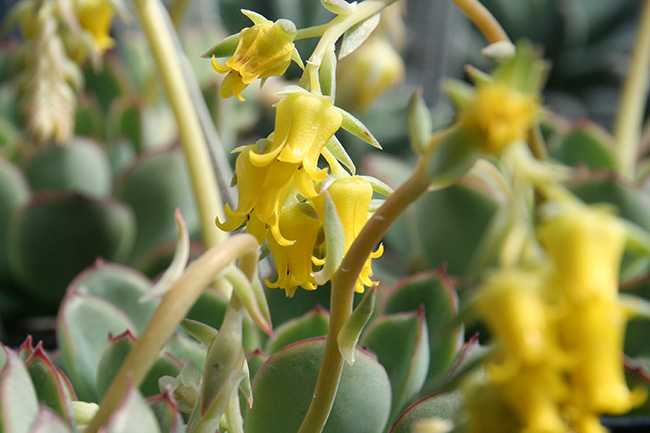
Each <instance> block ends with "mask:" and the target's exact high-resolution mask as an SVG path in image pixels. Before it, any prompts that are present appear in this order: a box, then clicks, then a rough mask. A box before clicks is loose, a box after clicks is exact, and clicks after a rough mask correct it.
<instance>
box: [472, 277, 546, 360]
mask: <svg viewBox="0 0 650 433" xmlns="http://www.w3.org/2000/svg"><path fill="white" fill-rule="evenodd" d="M544 286H545V278H544V276H543V275H542V274H541V273H540V272H539V271H523V270H519V269H504V270H500V271H498V272H497V273H495V274H493V275H492V276H490V278H489V279H488V280H487V281H486V283H485V285H484V286H483V287H482V288H481V290H480V291H479V293H478V294H477V296H476V298H475V302H476V304H475V305H476V308H477V310H478V312H479V314H480V315H481V317H482V318H483V319H484V320H485V322H486V325H487V326H488V328H489V329H490V331H491V332H492V334H493V336H494V338H495V340H496V341H497V342H498V343H497V344H499V345H500V349H501V350H502V352H503V357H504V358H505V359H506V363H507V364H508V368H509V369H512V368H515V369H516V368H518V367H519V366H520V365H521V364H522V363H535V362H539V361H540V360H541V359H544V358H546V357H549V356H553V355H556V354H557V352H558V349H557V347H556V346H555V342H554V341H553V337H552V334H551V333H552V329H551V325H550V324H549V323H548V318H547V315H548V308H547V306H546V304H545V301H544V298H543V293H542V290H543V289H544ZM504 373H505V372H504ZM510 373H513V372H512V371H510Z"/></svg>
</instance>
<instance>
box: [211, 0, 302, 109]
mask: <svg viewBox="0 0 650 433" xmlns="http://www.w3.org/2000/svg"><path fill="white" fill-rule="evenodd" d="M242 12H243V13H244V14H245V15H246V16H248V17H249V18H251V20H252V21H253V22H254V23H255V24H254V25H253V26H252V27H247V28H245V29H243V30H242V31H241V32H240V33H239V43H238V44H237V48H236V50H235V53H234V54H233V55H232V57H230V58H229V59H228V60H227V61H226V64H225V65H221V64H220V63H218V62H217V60H216V59H215V58H214V57H213V58H212V69H213V70H214V71H215V72H216V73H218V74H225V73H227V74H228V75H226V78H224V80H223V82H222V83H221V87H220V89H219V95H220V96H221V97H222V98H229V97H231V96H233V95H234V96H235V97H236V98H237V99H239V100H240V101H243V100H244V98H243V97H242V96H241V92H242V91H243V90H244V89H245V88H246V87H247V86H248V85H249V84H250V83H252V82H253V81H255V80H257V79H258V78H266V77H270V76H274V75H275V76H277V75H282V74H284V72H285V71H286V70H287V68H288V67H289V64H290V63H291V59H292V58H294V56H296V55H297V52H296V51H295V47H294V44H293V39H294V38H295V36H296V26H295V25H294V24H293V23H292V22H291V21H289V20H285V19H281V20H278V21H276V22H272V21H269V20H267V19H265V18H264V17H262V16H261V15H258V14H255V13H253V12H251V11H242Z"/></svg>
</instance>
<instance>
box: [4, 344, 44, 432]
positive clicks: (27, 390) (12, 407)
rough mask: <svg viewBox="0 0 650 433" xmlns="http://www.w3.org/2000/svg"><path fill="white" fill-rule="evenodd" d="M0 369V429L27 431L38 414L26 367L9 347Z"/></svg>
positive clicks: (32, 386)
mask: <svg viewBox="0 0 650 433" xmlns="http://www.w3.org/2000/svg"><path fill="white" fill-rule="evenodd" d="M0 350H2V351H4V353H5V356H6V362H5V364H4V367H2V370H0V413H2V417H0V431H2V432H11V433H27V432H28V431H29V428H30V426H31V425H32V423H33V422H34V419H35V418H36V416H37V414H38V400H37V397H36V391H35V390H34V385H33V384H32V380H31V378H30V377H29V373H27V369H26V368H25V366H24V365H23V363H22V362H21V361H20V359H18V356H17V355H16V354H15V353H14V352H13V351H12V350H10V349H7V348H5V347H3V346H0Z"/></svg>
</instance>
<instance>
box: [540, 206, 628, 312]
mask: <svg viewBox="0 0 650 433" xmlns="http://www.w3.org/2000/svg"><path fill="white" fill-rule="evenodd" d="M538 236H539V239H540V241H541V242H542V244H543V245H544V247H545V248H546V250H547V251H548V253H549V255H550V256H551V258H552V259H553V262H554V263H555V266H556V268H557V270H558V274H559V278H560V281H561V284H562V286H563V289H564V290H565V291H566V297H567V299H568V300H569V301H570V302H573V303H581V302H584V301H587V300H590V299H594V298H600V299H605V300H609V301H610V302H613V301H614V300H615V299H616V298H617V295H618V273H619V266H620V261H621V257H622V255H623V248H624V244H625V227H624V226H623V224H622V223H621V222H619V221H618V220H617V219H616V218H615V217H614V216H612V215H609V214H607V213H605V212H603V211H599V210H596V209H593V208H589V207H587V206H581V207H575V208H572V209H569V210H567V211H565V212H564V213H562V214H560V215H557V216H554V217H552V218H550V219H549V220H547V221H545V222H544V223H543V224H542V225H541V226H540V228H539V230H538Z"/></svg>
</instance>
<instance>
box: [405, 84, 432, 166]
mask: <svg viewBox="0 0 650 433" xmlns="http://www.w3.org/2000/svg"><path fill="white" fill-rule="evenodd" d="M406 130H407V133H408V137H409V143H410V144H411V149H413V152H415V154H416V155H422V154H424V152H425V151H426V149H427V147H428V145H429V139H430V138H431V133H432V131H433V125H432V121H431V113H430V112H429V108H428V107H427V104H426V103H425V102H424V98H423V97H422V90H416V91H415V92H413V96H411V100H410V101H409V106H408V114H407V116H406Z"/></svg>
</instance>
